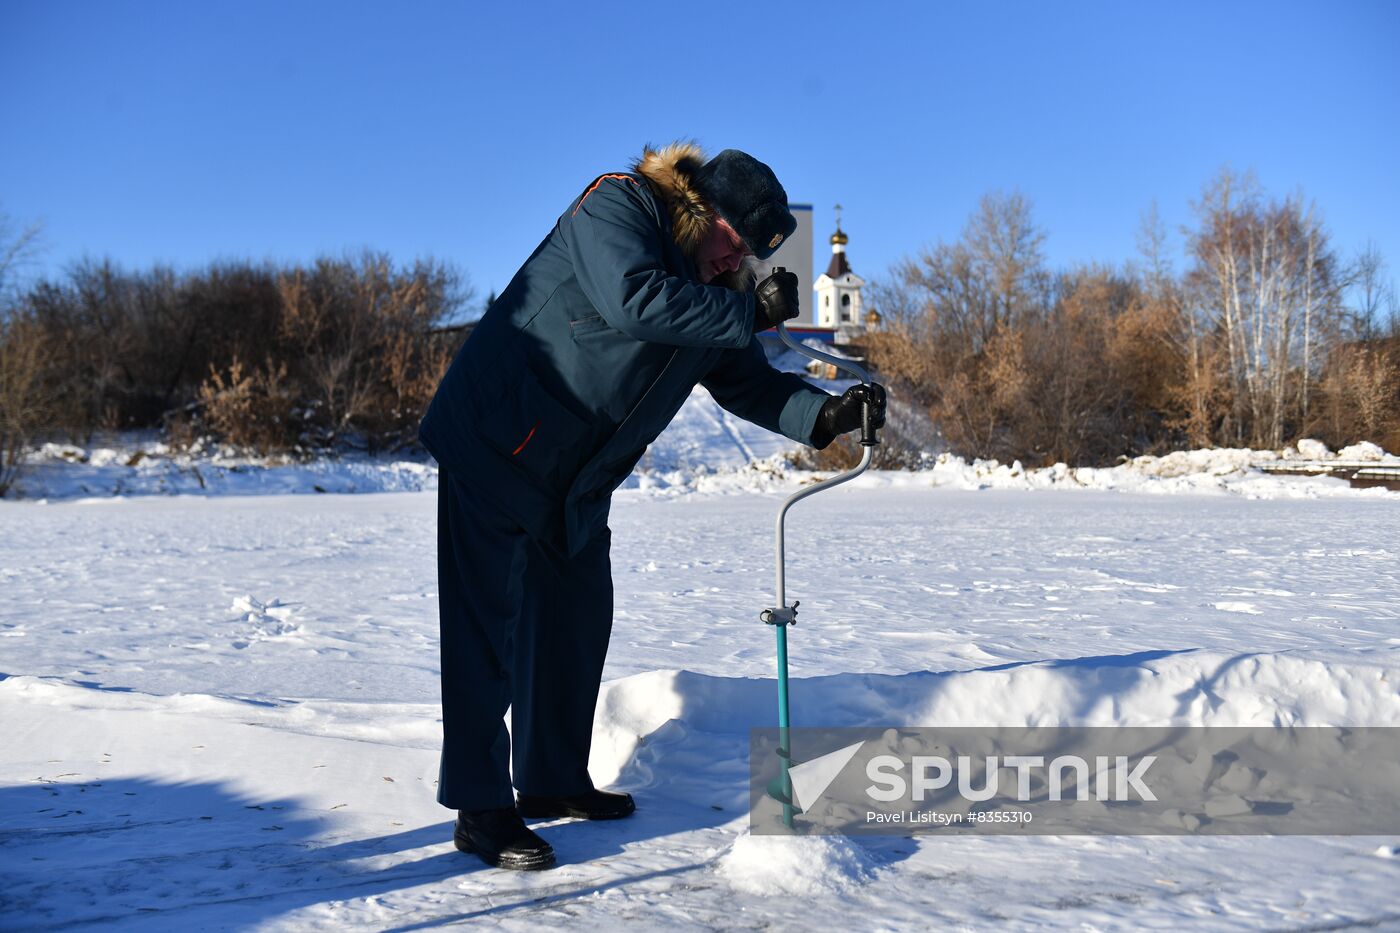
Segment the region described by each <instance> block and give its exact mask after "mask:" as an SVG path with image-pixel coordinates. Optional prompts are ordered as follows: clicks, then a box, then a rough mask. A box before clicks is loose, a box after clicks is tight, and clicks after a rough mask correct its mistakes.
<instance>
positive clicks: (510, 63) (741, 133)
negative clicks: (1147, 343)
mask: <svg viewBox="0 0 1400 933" xmlns="http://www.w3.org/2000/svg"><path fill="white" fill-rule="evenodd" d="M1397 47H1400V2H1391V0H1375V2H1345V0H1341V2H1338V0H1333V2H1327V3H1323V2H1311V3H1297V2H1270V3H1254V2H1214V3H1197V2H1183V0H1172V2H1161V3H1138V2H1127V0H1123V2H1118V3H1072V2H1055V3H1049V2H1041V3H1019V2H1017V3H1009V2H1002V3H972V2H967V3H959V4H951V3H918V4H913V3H910V4H893V3H865V4H860V5H857V4H855V3H849V4H838V3H830V4H827V3H816V2H809V3H800V4H799V3H793V4H761V3H759V4H753V5H740V4H729V5H715V6H714V7H712V8H710V9H709V10H708V11H707V10H706V8H705V7H703V6H701V5H699V4H693V3H691V4H651V5H640V4H630V5H615V4H598V3H588V4H581V3H558V4H556V3H538V2H535V3H493V4H478V3H465V2H463V3H427V2H409V3H396V4H390V3H378V4H369V3H348V2H337V3H331V2H317V0H282V2H277V3H265V2H249V0H240V2H237V3H232V2H227V3H223V2H194V3H191V2H182V3H156V2H149V3H138V2H116V0H114V2H86V3H75V2H62V0H46V2H28V0H4V2H3V3H0V88H3V91H0V133H2V134H3V145H0V210H4V211H5V212H7V213H8V214H10V215H11V217H12V219H14V220H16V221H20V222H24V221H29V220H33V219H38V218H42V219H43V221H44V224H45V234H44V243H45V252H44V254H43V256H42V261H41V265H40V267H39V269H38V271H40V272H57V271H59V270H61V269H62V268H63V266H64V265H65V264H66V263H68V262H70V261H71V260H73V259H75V258H78V257H80V256H83V255H88V256H94V257H97V256H110V257H111V258H113V259H114V260H116V261H118V262H120V263H122V264H124V265H127V266H134V267H143V266H148V265H150V264H151V263H153V262H157V261H159V262H166V263H173V264H175V265H176V266H179V267H191V266H198V265H201V264H203V263H205V262H208V261H209V260H211V259H217V258H251V259H264V258H270V259H273V260H279V261H298V260H307V259H310V258H313V257H314V256H316V255H318V254H323V253H335V254H339V253H341V252H343V251H345V250H347V249H351V250H356V249H359V248H362V247H372V248H376V249H382V250H386V251H388V252H389V253H391V254H392V255H393V256H394V257H395V258H396V259H399V260H404V261H407V260H411V259H412V258H414V257H417V256H425V255H435V256H437V257H440V258H443V259H447V260H450V261H452V262H454V263H456V264H457V265H458V266H459V267H460V268H462V269H463V270H464V271H465V272H466V273H467V274H468V275H469V276H470V278H471V280H472V282H473V284H474V285H475V287H476V289H477V292H478V298H482V297H484V296H485V294H486V293H487V292H488V291H489V290H491V289H495V290H500V289H501V288H502V287H504V285H505V284H506V282H507V281H509V278H510V276H511V275H512V274H513V273H514V271H515V269H516V268H517V266H518V265H519V263H520V262H521V261H522V260H523V259H524V258H525V257H526V256H527V255H529V253H530V251H531V250H532V249H533V248H534V246H535V245H536V244H537V243H538V241H539V240H540V239H541V238H542V237H543V236H544V234H545V233H546V232H547V231H548V230H549V228H550V227H551V225H552V224H553V222H554V220H555V218H556V217H557V216H558V215H559V213H560V212H561V211H562V210H563V209H564V207H565V206H566V205H567V203H568V202H569V200H570V199H571V198H572V197H573V196H574V195H575V194H576V193H577V192H578V191H579V190H580V189H581V188H582V186H583V185H584V184H585V183H586V182H587V181H588V180H589V179H590V178H591V177H593V176H594V175H596V174H598V173H601V172H604V171H609V170H616V169H618V168H621V167H625V166H626V164H627V163H628V162H629V160H630V159H631V158H632V157H633V156H634V155H636V154H637V152H638V151H639V150H640V148H641V146H642V144H643V143H645V142H648V141H650V142H665V141H670V140H672V139H676V138H681V137H691V138H695V139H697V140H699V141H700V142H701V144H702V145H704V146H705V147H706V148H707V149H709V150H710V151H711V152H714V151H718V150H719V149H722V148H725V147H736V148H741V149H745V150H748V151H749V152H752V153H753V154H755V155H756V156H758V157H759V158H761V159H763V160H764V161H766V162H768V163H769V164H770V165H772V166H773V167H774V169H775V170H776V171H777V173H778V176H779V177H780V178H781V179H782V181H783V183H784V185H785V187H786V188H787V191H788V194H789V196H790V198H791V199H792V200H793V201H799V202H806V203H811V204H813V205H815V208H816V234H817V242H818V250H819V252H821V251H824V249H825V246H824V245H823V244H824V243H825V238H826V235H827V234H828V233H829V232H830V227H831V219H832V213H831V205H832V204H834V203H836V202H840V203H841V204H842V205H844V207H845V211H844V219H845V222H844V226H845V228H846V230H847V232H848V233H849V234H850V236H851V243H850V247H849V250H850V256H851V261H852V265H853V266H854V267H855V269H856V271H857V272H860V273H861V274H863V275H865V276H866V277H867V278H870V277H880V276H882V275H883V274H884V272H885V270H886V269H887V268H888V266H889V265H890V264H891V263H892V262H894V261H896V260H898V259H899V258H901V257H902V256H905V255H908V254H911V253H913V252H915V251H917V250H918V249H919V248H920V247H921V246H924V245H928V244H932V243H935V242H937V241H938V240H940V239H944V240H947V239H952V238H955V237H956V236H957V235H958V232H959V230H960V229H961V227H962V225H963V223H964V221H965V219H966V217H967V215H968V213H969V212H970V211H971V210H972V208H973V206H974V205H975V204H976V202H977V200H978V199H979V198H980V197H981V195H982V194H983V193H984V192H986V191H988V190H993V189H1002V190H1009V189H1019V190H1020V191H1022V192H1023V193H1025V194H1026V195H1027V196H1028V197H1029V198H1030V199H1031V201H1032V203H1033V204H1034V209H1035V216H1036V219H1037V220H1038V222H1039V223H1040V225H1041V226H1042V227H1043V228H1044V229H1045V230H1046V232H1047V234H1048V238H1047V240H1046V253H1047V256H1048V258H1049V259H1050V261H1051V263H1052V264H1053V265H1056V266H1063V265H1068V264H1071V263H1074V262H1081V261H1090V260H1095V261H1102V262H1120V261H1123V260H1125V259H1128V258H1130V257H1131V256H1132V255H1133V252H1134V235H1135V231H1136V229H1137V226H1138V220H1139V217H1140V215H1141V213H1142V211H1143V210H1144V209H1145V208H1147V206H1148V205H1149V204H1150V203H1151V202H1153V201H1154V200H1155V201H1156V202H1157V204H1158V206H1159V210H1160V212H1161V215H1162V217H1163V219H1164V220H1165V221H1166V222H1167V224H1168V225H1169V226H1170V227H1172V228H1175V227H1177V226H1179V225H1180V224H1183V223H1186V222H1188V221H1189V219H1190V213H1189V207H1188V204H1189V201H1190V200H1191V199H1192V198H1194V197H1195V196H1196V195H1197V194H1198V193H1199V191H1200V189H1201V186H1202V185H1203V184H1204V183H1205V182H1206V181H1207V180H1208V179H1209V178H1210V177H1211V176H1212V175H1213V174H1214V173H1215V172H1216V171H1217V169H1218V168H1219V167H1220V166H1222V165H1224V164H1227V163H1228V164H1230V165H1232V166H1234V167H1236V168H1239V169H1249V168H1252V169H1253V170H1254V171H1255V172H1256V173H1257V175H1258V177H1259V179H1260V181H1261V182H1262V184H1263V185H1264V186H1265V188H1266V189H1267V190H1268V191H1270V192H1271V193H1274V194H1278V195H1283V194H1286V193H1290V192H1293V191H1296V190H1298V189H1301V190H1302V191H1303V192H1304V193H1305V194H1306V195H1307V196H1308V197H1309V198H1311V199H1313V200H1315V201H1316V203H1317V204H1318V206H1319V207H1320V208H1321V209H1322V212H1323V215H1324V217H1325V218H1326V220H1327V223H1328V226H1329V227H1330V229H1331V231H1332V233H1333V237H1334V242H1335V244H1336V245H1337V246H1338V247H1339V249H1340V250H1341V251H1342V253H1343V254H1344V255H1347V256H1350V255H1351V254H1353V253H1354V252H1355V250H1356V249H1358V248H1360V247H1361V246H1362V245H1363V244H1364V243H1365V242H1366V241H1367V240H1368V239H1370V240H1373V241H1374V242H1375V243H1376V244H1377V245H1378V246H1379V247H1380V249H1381V250H1382V251H1383V253H1384V254H1385V256H1386V257H1387V259H1388V261H1389V262H1390V264H1391V274H1392V275H1395V274H1396V273H1397V272H1400V172H1397V169H1396V166H1397V165H1400V145H1397V143H1400V92H1397V89H1400V55H1397V54H1396V51H1395V50H1396V48H1397ZM1178 239H1179V238H1178ZM1178 245H1179V244H1178ZM822 265H824V260H820V259H819V262H818V268H820V267H821V266H822Z"/></svg>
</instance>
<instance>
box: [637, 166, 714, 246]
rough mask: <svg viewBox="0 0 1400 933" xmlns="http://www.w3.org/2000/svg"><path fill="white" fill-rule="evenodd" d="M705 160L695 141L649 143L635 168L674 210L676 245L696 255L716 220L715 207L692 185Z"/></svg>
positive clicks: (672, 222)
mask: <svg viewBox="0 0 1400 933" xmlns="http://www.w3.org/2000/svg"><path fill="white" fill-rule="evenodd" d="M704 164H705V153H704V150H702V149H701V148H700V147H699V146H698V145H696V144H695V143H693V142H675V143H672V144H671V145H669V146H663V147H662V148H661V149H653V148H652V147H651V146H646V147H645V148H643V149H642V157H641V158H640V159H638V160H637V161H636V162H634V163H632V171H634V172H636V173H637V174H638V175H641V176H642V177H643V178H645V179H646V180H647V181H648V182H649V183H650V184H651V188H652V190H653V191H654V192H656V195H657V196H658V197H659V198H661V200H662V201H664V202H665V203H666V206H667V207H669V208H670V210H671V228H672V230H673V231H674V233H675V237H676V245H677V246H679V247H680V248H681V249H682V250H684V251H685V254H686V255H687V256H691V257H694V255H695V251H696V249H697V248H699V246H700V241H701V240H703V239H704V238H705V234H707V233H709V232H710V226H711V225H712V224H713V223H714V211H713V210H711V209H710V206H709V205H708V204H706V203H705V201H704V200H703V199H702V198H701V197H700V193H699V192H698V191H696V190H695V188H694V186H693V185H691V182H690V179H691V176H693V175H694V174H695V170H696V169H698V168H699V167H700V166H702V165H704Z"/></svg>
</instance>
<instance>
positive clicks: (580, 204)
mask: <svg viewBox="0 0 1400 933" xmlns="http://www.w3.org/2000/svg"><path fill="white" fill-rule="evenodd" d="M608 178H625V179H626V180H627V181H630V182H631V183H632V184H634V185H635V184H636V183H637V179H635V178H633V177H632V176H631V175H617V174H614V175H600V176H598V180H597V181H595V182H594V183H593V184H592V185H590V186H589V187H588V190H587V191H585V192H584V193H583V197H581V198H579V199H578V207H575V208H574V213H573V214H570V215H569V216H570V217H572V216H574V214H577V213H578V209H579V207H583V202H584V201H586V200H588V196H589V195H590V194H592V193H593V192H595V191H597V190H598V186H599V185H601V184H602V183H603V182H604V180H606V179H608Z"/></svg>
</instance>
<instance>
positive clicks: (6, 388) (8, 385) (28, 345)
mask: <svg viewBox="0 0 1400 933" xmlns="http://www.w3.org/2000/svg"><path fill="white" fill-rule="evenodd" d="M45 351H46V347H45V344H44V335H43V331H42V330H41V329H40V328H38V327H37V326H35V324H34V322H33V321H32V320H30V319H28V318H25V317H22V316H19V315H8V316H4V317H0V496H3V495H5V493H6V492H7V491H8V490H9V488H10V486H11V484H13V483H14V481H15V478H16V477H17V476H18V474H19V470H20V466H21V464H22V462H23V459H24V454H25V451H26V450H27V449H28V446H29V443H30V441H31V439H32V438H33V437H34V435H35V434H36V433H37V432H38V431H40V430H42V429H43V428H44V427H46V426H47V425H48V422H49V419H50V417H51V415H52V412H51V410H50V405H49V402H50V394H49V392H48V390H47V388H46V386H45V385H44V375H45V372H44V370H45V367H44V360H45Z"/></svg>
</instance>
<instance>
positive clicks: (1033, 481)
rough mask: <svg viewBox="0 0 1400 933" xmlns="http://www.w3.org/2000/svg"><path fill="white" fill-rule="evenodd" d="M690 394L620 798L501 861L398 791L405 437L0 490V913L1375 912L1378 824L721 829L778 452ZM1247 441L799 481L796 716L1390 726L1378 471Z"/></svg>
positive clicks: (1392, 887) (784, 474) (1335, 921)
mask: <svg viewBox="0 0 1400 933" xmlns="http://www.w3.org/2000/svg"><path fill="white" fill-rule="evenodd" d="M707 405H708V406H709V409H710V410H707V409H706V406H707ZM725 417H727V416H722V415H720V414H719V413H718V410H717V409H714V407H713V404H712V403H710V402H709V401H708V399H707V398H705V397H703V396H702V395H700V394H697V397H696V398H694V399H692V402H691V407H690V408H688V409H687V413H686V414H685V415H684V416H683V417H682V419H681V420H680V421H679V422H678V424H677V426H676V430H675V431H674V432H673V433H672V434H670V435H668V437H667V438H666V439H665V441H664V443H662V444H659V445H658V447H657V449H656V450H655V451H653V453H652V454H651V455H649V462H648V464H645V466H648V467H649V468H650V469H649V471H648V472H645V473H642V474H639V475H638V476H637V477H636V478H635V479H634V481H633V482H632V483H630V484H629V485H630V486H631V488H629V489H626V490H624V491H622V492H621V493H619V495H618V496H617V498H616V502H615V507H614V515H613V528H614V552H613V565H614V576H615V579H616V582H617V591H618V598H617V607H618V611H617V615H616V622H615V627H614V634H613V642H612V651H611V654H610V658H609V664H608V668H607V671H606V678H607V683H606V684H605V687H604V692H603V695H602V697H601V698H600V702H599V708H598V717H597V722H596V728H595V745H594V757H593V760H592V763H591V765H592V771H593V774H594V777H595V780H596V781H598V782H599V783H600V784H608V785H612V786H616V787H622V788H625V789H628V790H630V791H632V792H633V793H634V794H635V795H636V797H637V800H638V805H639V810H638V812H637V814H636V815H635V816H634V817H633V818H631V819H628V820H623V821H620V822H618V823H614V824H598V825H592V824H585V823H578V822H568V821H560V822H558V823H545V824H543V825H542V826H539V827H537V828H538V829H539V830H540V831H541V833H542V834H543V835H545V836H546V838H548V839H549V840H550V841H551V842H552V843H553V844H554V846H555V847H556V849H557V850H558V852H559V856H560V861H561V866H560V867H559V868H558V869H556V870H554V871H550V872H543V873H537V874H511V873H503V872H497V871H493V870H490V869H487V868H485V867H483V866H481V865H480V863H479V862H477V861H476V860H475V859H472V858H470V857H468V856H465V855H462V854H460V853H457V852H456V851H455V850H454V849H453V848H452V846H451V843H450V836H451V830H450V816H451V815H450V814H449V813H448V812H447V811H445V810H442V809H440V808H439V807H437V805H436V804H435V803H434V801H433V787H432V785H433V781H434V780H435V777H436V768H437V742H438V729H439V726H438V708H437V691H438V685H437V637H436V636H437V630H436V627H437V621H436V610H437V601H436V583H435V580H434V562H433V548H434V530H433V528H434V520H435V516H434V501H435V500H434V495H433V493H432V491H431V487H432V474H431V471H426V472H425V473H424V474H423V475H422V481H421V484H420V485H421V486H422V487H423V490H424V491H418V492H413V491H409V492H400V493H394V494H387V493H386V494H369V495H355V496H351V495H325V496H319V495H281V494H263V495H216V494H212V493H214V492H217V491H219V490H217V489H212V488H211V487H214V486H215V485H216V484H214V483H208V482H206V486H205V488H204V489H203V490H202V491H200V490H193V492H194V493H195V494H193V495H182V496H170V495H129V496H126V497H116V498H114V497H110V496H108V497H104V498H84V497H83V495H82V491H81V490H77V491H74V490H72V489H70V488H67V487H64V486H63V483H64V482H65V480H53V481H51V482H50V483H49V485H47V486H45V487H42V488H38V489H34V490H32V491H31V495H34V494H35V493H38V494H41V495H47V496H48V497H49V500H50V501H48V502H41V501H35V500H34V499H30V500H21V501H14V502H4V503H0V722H3V723H4V733H3V734H4V752H3V754H0V928H3V929H7V930H8V929H59V928H63V929H69V928H77V929H83V928H90V929H99V928H100V929H109V928H111V929H123V928H139V929H143V930H144V929H171V930H177V929H178V930H185V929H229V928H249V927H256V928H263V929H295V930H315V929H336V930H339V929H344V928H357V927H358V928H368V929H392V930H408V929H421V928H424V927H430V926H434V925H438V924H443V923H449V922H458V921H465V920H474V921H481V922H485V923H489V924H491V925H495V926H499V927H504V928H508V929H525V928H533V927H536V926H538V925H540V924H564V923H569V924H577V925H579V926H581V927H583V928H597V927H603V926H608V927H625V928H648V929H649V928H656V927H663V928H676V929H701V928H710V927H716V926H721V927H724V926H742V927H759V926H790V925H802V926H830V925H832V924H833V923H834V922H837V921H836V920H835V918H838V917H839V918H842V919H841V920H840V921H839V922H840V923H841V924H842V925H848V926H854V927H869V928H881V929H906V928H916V927H917V928H922V927H926V926H930V925H945V926H953V927H976V926H990V925H993V924H996V925H998V926H1009V927H1011V928H1029V927H1035V926H1041V925H1045V924H1053V925H1056V926H1076V927H1087V928H1119V929H1136V928H1143V927H1152V928H1163V929H1179V928H1181V927H1183V926H1186V925H1188V924H1190V925H1192V926H1204V927H1206V928H1216V929H1236V928H1248V929H1254V928H1269V929H1279V928H1283V929H1338V928H1343V927H1346V926H1397V925H1400V895H1397V894H1396V893H1395V892H1396V891H1400V839H1394V838H1385V837H1350V838H1347V837H1326V838H1303V837H1297V838H1226V839H1189V838H1171V837H1103V838H1095V837H1067V836H1066V837H1039V838H1009V837H995V838H993V837H966V836H949V837H936V836H919V837H914V838H904V837H898V836H892V837H887V838H882V839H874V840H871V839H862V840H860V841H859V842H858V843H855V842H845V841H843V840H812V839H801V840H794V839H784V838H773V837H750V836H748V835H747V834H746V832H745V830H746V827H747V802H748V801H747V797H748V784H747V778H748V768H747V761H746V756H747V750H748V734H747V730H748V729H749V728H750V727H751V726H754V725H768V724H771V723H772V722H773V719H774V711H773V707H774V699H775V686H774V680H773V645H772V632H771V630H770V629H769V628H768V627H766V626H764V625H763V624H762V623H760V622H759V621H758V620H757V614H758V612H759V611H760V610H761V609H763V608H764V607H766V606H768V605H770V604H771V602H772V599H773V596H772V584H773V580H772V577H773V572H772V570H773V568H772V537H771V535H772V519H773V516H774V513H775V511H776V507H777V504H778V502H779V501H780V499H781V494H782V492H783V491H784V490H789V489H792V488H796V484H797V483H800V482H801V481H802V480H803V477H802V476H801V475H798V474H793V473H791V472H788V471H785V470H782V469H780V468H779V467H777V466H776V463H777V460H776V459H774V458H775V455H778V454H781V452H782V449H783V448H782V447H781V445H780V443H779V442H778V441H776V440H774V439H772V438H769V437H767V436H766V435H764V434H763V433H762V432H761V431H757V430H756V429H753V428H751V427H750V426H747V425H742V424H738V423H736V422H732V421H728V422H727V421H726V420H725ZM1253 456H1257V455H1254V454H1241V453H1240V452H1212V453H1208V454H1192V455H1182V456H1181V457H1177V458H1176V461H1174V464H1173V465H1169V464H1167V463H1166V460H1168V459H1170V458H1164V460H1161V461H1155V462H1153V463H1150V464H1139V465H1136V466H1134V465H1132V464H1129V465H1125V466H1124V467H1119V468H1117V469H1116V471H1092V472H1091V471H1072V470H1061V471H1054V470H1052V471H1043V472H1037V473H1030V474H1028V473H1026V472H1025V471H1021V470H1018V469H1015V468H1013V467H1003V466H992V465H987V464H981V465H978V464H965V463H961V462H960V461H954V460H949V459H945V460H943V461H941V463H940V464H939V465H938V466H937V467H936V468H935V469H933V470H931V471H928V472H925V473H920V474H879V475H875V476H871V477H868V478H866V479H862V480H860V481H857V482H856V483H854V484H851V485H850V486H847V487H842V488H840V489H838V490H835V491H832V492H830V493H826V494H823V495H822V496H818V497H816V498H815V499H812V500H809V501H807V502H803V503H802V504H800V505H799V506H797V507H796V508H795V509H794V511H793V513H792V516H791V517H790V520H789V564H788V590H789V595H790V597H795V598H798V599H801V600H802V610H801V617H800V623H799V625H798V626H797V628H796V629H794V630H793V631H792V634H791V665H792V672H793V676H794V677H795V678H796V680H795V683H794V685H793V715H794V718H795V720H796V721H797V722H798V723H799V724H807V725H827V726H840V725H864V724H868V723H877V722H878V723H896V724H898V723H907V724H929V725H934V724H941V725H978V724H986V725H992V724H996V725H1031V724H1037V725H1069V724H1095V725H1108V724H1203V725H1269V724H1302V725H1345V724H1355V725H1400V608H1397V606H1400V603H1398V602H1397V598H1396V597H1397V594H1400V561H1397V557H1400V494H1396V493H1387V492H1384V491H1379V490H1364V491H1363V490H1353V489H1350V488H1348V487H1347V486H1346V485H1345V484H1344V483H1343V482H1341V481H1339V480H1334V479H1327V478H1311V477H1291V476H1290V477H1271V476H1264V475H1262V474H1259V473H1257V472H1254V471H1252V470H1249V469H1248V468H1247V464H1248V462H1249V460H1250V458H1251V457H1253ZM1193 457H1194V458H1195V460H1196V461H1199V462H1197V463H1195V464H1194V465H1192V463H1191V462H1190V461H1191V460H1192V458H1193ZM90 459H91V458H90ZM751 459H756V460H759V461H762V462H763V463H762V465H761V466H760V467H758V468H749V467H742V466H741V465H740V464H742V463H743V462H745V461H748V460H751ZM1183 462H1186V466H1182V463H1183ZM1241 462H1243V463H1245V464H1246V466H1244V467H1241V466H1240V463H1241ZM715 463H718V464H720V466H721V467H727V468H721V469H713V467H712V465H713V464H715ZM1232 463H1233V464H1235V465H1234V466H1231V465H1230V464H1232ZM139 466H140V464H137V466H135V467H125V466H122V467H121V469H123V470H137V469H138V468H139ZM94 469H97V467H94ZM289 469H290V468H289ZM331 472H334V471H333V470H332V471H331ZM230 475H232V476H235V477H238V476H239V475H240V474H237V473H234V474H230ZM364 475H365V476H373V475H376V472H375V470H373V469H371V470H367V471H366V472H365V474H364ZM93 482H94V483H97V485H96V486H94V487H93V488H92V489H89V490H88V491H89V492H95V491H101V490H102V489H105V488H106V487H105V486H103V485H102V484H103V482H105V480H101V481H99V480H98V479H94V480H93ZM288 482H289V484H290V486H291V488H293V489H296V490H304V488H305V487H304V485H302V481H301V480H297V481H296V482H292V481H290V480H289V481H288ZM367 482H368V481H367ZM233 486H234V490H233V491H240V492H246V491H256V490H250V489H242V488H237V484H236V483H234V484H233ZM126 488H127V490H128V492H134V491H137V490H134V489H133V488H132V487H131V486H128V487H126ZM357 488H364V487H357ZM370 488H373V487H372V486H371V487H370ZM1123 490H1127V491H1123ZM148 491H158V490H148ZM264 491H266V490H264ZM1146 493H1160V494H1153V495H1149V494H1146Z"/></svg>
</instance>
